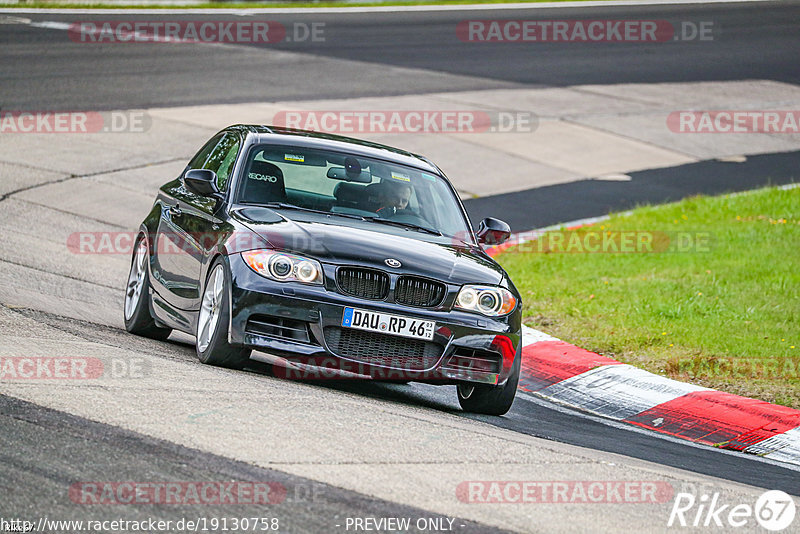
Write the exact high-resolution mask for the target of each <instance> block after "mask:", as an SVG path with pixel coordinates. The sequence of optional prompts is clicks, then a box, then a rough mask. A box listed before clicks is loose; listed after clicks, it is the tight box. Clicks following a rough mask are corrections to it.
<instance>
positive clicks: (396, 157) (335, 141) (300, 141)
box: [224, 124, 444, 176]
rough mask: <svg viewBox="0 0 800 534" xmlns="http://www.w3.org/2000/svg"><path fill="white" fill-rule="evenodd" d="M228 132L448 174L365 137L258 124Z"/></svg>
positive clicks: (237, 127) (411, 154)
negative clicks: (344, 152) (364, 138)
mask: <svg viewBox="0 0 800 534" xmlns="http://www.w3.org/2000/svg"><path fill="white" fill-rule="evenodd" d="M224 131H236V132H239V133H241V134H242V135H245V136H246V135H251V136H253V137H254V142H255V143H286V144H290V145H294V146H299V147H305V148H322V149H332V150H340V151H347V152H350V153H353V154H358V155H361V156H365V157H372V158H376V159H382V160H389V161H394V162H396V163H400V164H404V165H409V166H412V167H417V168H419V169H422V170H426V171H428V172H432V173H435V174H439V175H442V176H444V173H442V171H441V170H440V169H439V167H437V166H436V165H435V164H434V163H433V162H432V161H430V160H429V159H428V158H426V157H425V156H420V155H418V154H413V153H411V152H407V151H405V150H402V149H399V148H394V147H391V146H387V145H382V144H379V143H373V142H371V141H365V140H363V139H355V138H353V137H345V136H342V135H334V134H328V133H320V132H312V131H309V130H296V129H293V128H283V127H280V126H268V125H254V124H236V125H233V126H229V127H227V128H225V130H224Z"/></svg>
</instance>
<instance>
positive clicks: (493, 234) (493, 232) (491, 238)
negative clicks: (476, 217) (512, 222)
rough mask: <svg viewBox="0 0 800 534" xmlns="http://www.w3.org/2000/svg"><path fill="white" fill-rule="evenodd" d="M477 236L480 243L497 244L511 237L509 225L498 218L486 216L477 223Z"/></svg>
mask: <svg viewBox="0 0 800 534" xmlns="http://www.w3.org/2000/svg"><path fill="white" fill-rule="evenodd" d="M477 236H478V243H480V244H482V245H499V244H501V243H505V242H506V241H507V240H508V238H509V237H511V227H510V226H509V225H508V223H506V222H503V221H501V220H500V219H495V218H494V217H486V218H485V219H484V220H482V221H481V224H480V225H478V232H477Z"/></svg>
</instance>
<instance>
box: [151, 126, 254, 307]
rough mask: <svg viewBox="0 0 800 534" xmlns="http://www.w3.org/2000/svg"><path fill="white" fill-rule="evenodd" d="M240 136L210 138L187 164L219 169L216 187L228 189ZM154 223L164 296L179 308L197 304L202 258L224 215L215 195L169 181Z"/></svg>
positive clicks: (188, 167)
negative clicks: (158, 216)
mask: <svg viewBox="0 0 800 534" xmlns="http://www.w3.org/2000/svg"><path fill="white" fill-rule="evenodd" d="M240 147H241V139H240V138H239V135H238V134H236V133H232V132H228V133H225V134H222V135H218V136H216V137H214V138H212V139H211V141H209V143H207V144H206V145H205V146H204V147H203V148H202V149H201V150H200V152H198V153H197V155H196V156H195V157H194V158H192V161H190V162H189V165H187V167H186V169H184V171H183V173H182V174H181V177H182V176H183V174H185V173H186V171H188V170H190V169H209V170H212V171H214V172H216V173H217V187H218V188H219V189H220V191H222V192H225V191H226V190H227V186H228V181H229V178H230V172H231V170H232V169H233V166H234V163H235V161H236V157H237V154H238V152H239V148H240ZM163 192H164V193H165V198H166V199H167V200H165V202H164V204H163V206H162V210H161V218H160V220H159V226H158V233H157V239H158V249H157V250H158V263H159V265H158V270H159V274H158V277H157V280H158V282H159V283H160V285H161V286H162V287H164V288H165V289H166V294H164V295H162V297H164V299H165V300H166V301H167V302H168V303H169V304H170V305H171V306H173V307H175V308H178V309H180V310H187V311H196V310H198V309H199V308H200V302H201V294H200V292H201V288H202V284H203V280H202V279H201V278H202V271H203V264H204V262H205V258H206V257H207V256H208V254H209V253H210V252H211V251H212V250H213V249H214V247H215V245H216V243H217V241H219V235H218V234H219V232H220V230H221V226H222V220H221V219H220V218H219V217H217V215H216V212H217V209H218V208H219V204H220V203H219V202H218V201H217V200H216V199H213V198H208V197H203V196H200V195H197V194H195V193H192V192H191V191H189V190H188V189H186V186H185V185H184V184H183V181H182V180H175V181H174V182H171V183H170V184H168V186H167V187H166V188H165V189H164V191H163Z"/></svg>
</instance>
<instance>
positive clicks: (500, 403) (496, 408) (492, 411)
mask: <svg viewBox="0 0 800 534" xmlns="http://www.w3.org/2000/svg"><path fill="white" fill-rule="evenodd" d="M521 347H522V344H520V348H519V349H517V354H516V356H514V363H513V365H512V366H511V374H510V375H509V377H508V380H506V383H505V385H503V386H489V385H487V384H469V383H464V384H459V385H458V403H459V404H460V405H461V408H462V409H463V410H464V411H465V412H473V413H482V414H486V415H503V414H505V413H507V412H508V410H510V409H511V405H512V404H513V403H514V397H515V396H516V394H517V384H519V370H520V366H521V365H522V350H521Z"/></svg>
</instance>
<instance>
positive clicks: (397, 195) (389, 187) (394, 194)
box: [375, 182, 413, 217]
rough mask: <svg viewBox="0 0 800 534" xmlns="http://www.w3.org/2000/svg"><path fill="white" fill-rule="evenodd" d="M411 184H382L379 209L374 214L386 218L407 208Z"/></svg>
mask: <svg viewBox="0 0 800 534" xmlns="http://www.w3.org/2000/svg"><path fill="white" fill-rule="evenodd" d="M412 192H413V191H412V189H411V184H409V183H406V182H384V183H383V188H382V191H381V195H380V206H381V207H380V208H378V209H377V210H376V211H375V212H376V213H377V214H378V215H382V216H384V217H388V216H391V215H394V214H395V213H397V212H398V211H401V210H404V209H407V208H408V201H409V200H410V199H411V193H412Z"/></svg>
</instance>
